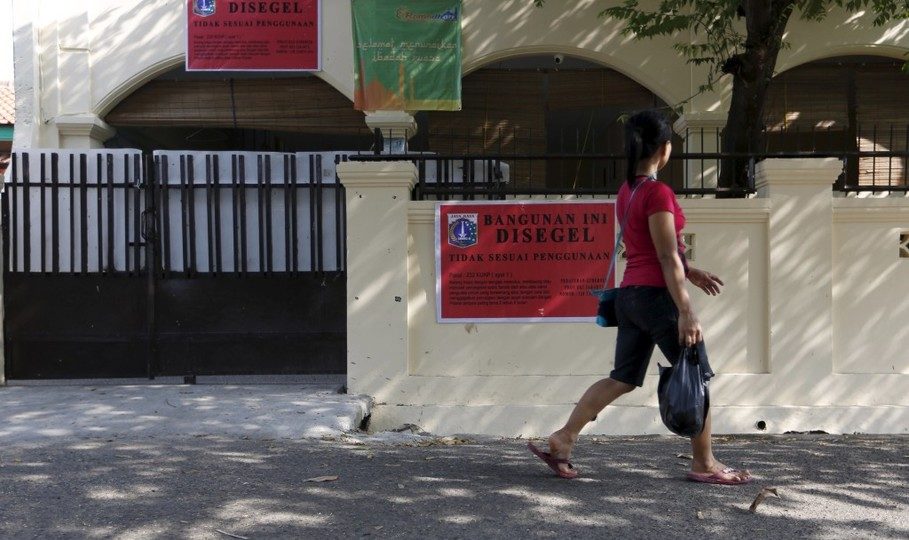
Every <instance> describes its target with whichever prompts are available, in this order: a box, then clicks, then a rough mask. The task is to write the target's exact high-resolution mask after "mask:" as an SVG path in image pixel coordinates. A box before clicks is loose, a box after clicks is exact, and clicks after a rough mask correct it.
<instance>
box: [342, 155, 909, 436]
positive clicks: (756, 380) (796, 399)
mask: <svg viewBox="0 0 909 540" xmlns="http://www.w3.org/2000/svg"><path fill="white" fill-rule="evenodd" d="M840 168H841V165H840V163H839V162H838V161H836V160H770V161H767V162H765V163H763V164H761V165H760V168H759V186H760V197H759V198H756V199H749V200H712V199H704V200H686V201H683V207H684V208H685V211H686V214H687V216H688V218H689V219H688V226H687V227H686V232H690V233H694V234H695V235H696V251H695V260H694V261H693V264H694V265H696V266H699V267H703V268H707V269H710V270H712V271H714V272H716V273H718V274H719V275H720V276H722V277H723V279H724V280H725V281H726V284H727V286H726V288H725V289H724V292H723V294H722V295H720V296H719V297H707V296H705V295H703V294H702V293H701V292H700V291H697V290H692V295H693V297H694V298H695V299H696V300H695V304H696V307H697V309H698V313H699V315H700V318H701V321H702V323H703V325H704V327H705V333H706V337H707V345H708V350H709V352H710V358H711V363H712V365H713V367H714V369H715V370H716V371H717V372H718V375H717V377H716V379H715V380H714V382H713V383H712V384H711V391H712V398H711V402H712V406H713V408H714V424H715V429H716V430H717V431H718V432H735V433H749V432H755V431H758V429H757V427H756V425H757V422H758V421H764V422H765V424H766V426H767V431H769V432H775V433H779V432H784V431H790V430H795V431H808V430H814V429H821V430H825V431H828V432H853V431H861V432H892V433H905V432H907V431H909V423H907V422H906V421H905V419H906V417H907V414H909V394H907V392H906V391H905V389H906V388H907V383H909V376H907V375H909V351H907V349H906V344H907V343H909V339H907V338H909V330H907V329H906V328H907V327H906V324H905V321H906V320H909V319H907V317H906V316H907V315H909V313H907V311H909V301H907V300H905V299H906V298H909V279H906V278H907V275H906V274H907V273H909V259H907V258H903V259H901V258H899V256H898V255H899V232H900V231H903V232H905V231H906V230H907V229H909V200H907V199H892V198H891V199H870V200H869V199H837V200H836V201H835V204H834V199H833V196H832V193H831V191H830V185H831V184H832V183H833V181H834V180H835V179H836V175H837V174H838V172H839V170H840ZM339 174H340V175H341V181H342V182H343V183H345V184H346V186H347V194H348V213H347V216H348V233H349V236H348V250H349V259H348V260H349V266H348V302H349V310H348V328H349V329H350V335H349V340H348V341H349V357H348V358H349V360H348V386H349V388H350V390H351V391H352V392H356V393H365V394H369V395H371V396H374V397H375V398H376V402H377V404H378V405H377V407H376V409H375V410H374V412H373V426H374V427H375V429H383V428H389V427H395V426H397V425H400V424H403V423H408V422H409V423H415V424H418V425H420V426H422V427H423V428H424V429H428V430H431V431H434V432H439V433H458V432H474V433H476V432H479V433H490V434H496V435H508V436H513V435H514V436H516V435H524V436H528V435H543V434H546V433H548V432H550V431H551V430H553V429H555V428H557V427H559V426H560V425H561V423H562V422H564V420H565V418H566V417H567V415H568V413H569V412H570V410H571V407H572V406H573V404H574V402H575V401H576V400H577V399H578V398H579V397H580V395H581V393H582V392H583V391H584V390H585V389H586V387H587V386H588V385H589V384H590V383H592V382H594V381H595V380H597V379H599V378H602V377H605V376H607V375H608V373H609V371H610V370H611V368H612V362H613V348H614V345H615V335H616V331H615V329H602V328H599V327H597V326H595V325H594V324H593V323H592V322H591V323H587V324H584V323H545V324H501V323H498V324H467V325H460V324H445V325H441V324H437V323H436V319H435V313H436V307H435V306H436V298H435V279H436V276H435V264H434V234H433V215H434V214H433V212H434V203H431V202H407V201H406V198H407V196H408V186H409V185H410V182H412V181H413V177H414V174H415V173H414V170H413V167H412V166H411V165H409V164H381V163H380V164H368V163H348V164H342V165H341V167H340V168H339ZM389 179H393V181H390V180H389ZM402 198H403V199H405V200H402ZM619 270H620V271H621V270H622V269H621V266H620V269H619ZM660 359H661V355H660V353H659V352H657V353H655V355H654V360H653V363H652V365H651V369H650V371H649V375H648V377H647V379H646V381H645V384H644V388H643V389H641V390H638V391H636V392H633V393H631V394H629V395H627V396H624V397H622V398H621V400H620V401H619V402H618V404H617V406H615V407H610V408H608V409H607V410H606V412H605V413H604V414H602V415H600V418H599V419H598V420H597V421H596V422H595V423H593V424H591V426H589V428H588V432H589V433H609V434H640V433H664V432H665V430H664V428H663V427H662V425H661V424H660V421H659V414H658V412H657V410H656V408H655V406H656V380H657V377H656V368H655V364H656V362H657V361H659V360H660Z"/></svg>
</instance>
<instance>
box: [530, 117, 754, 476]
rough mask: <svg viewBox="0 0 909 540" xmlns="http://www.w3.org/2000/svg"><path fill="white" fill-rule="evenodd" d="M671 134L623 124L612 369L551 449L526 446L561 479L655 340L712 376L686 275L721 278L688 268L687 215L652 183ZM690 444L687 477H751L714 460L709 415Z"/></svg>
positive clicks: (657, 122)
mask: <svg viewBox="0 0 909 540" xmlns="http://www.w3.org/2000/svg"><path fill="white" fill-rule="evenodd" d="M671 136H672V131H671V129H670V127H669V124H668V122H667V120H666V118H665V117H664V116H663V115H662V114H660V113H658V112H656V111H643V112H640V113H638V114H635V115H634V116H632V117H631V118H630V119H629V120H628V122H627V123H626V125H625V154H626V156H627V160H628V170H627V181H626V182H623V183H622V187H621V188H620V189H619V195H618V198H617V200H616V208H617V215H618V223H623V222H624V223H625V226H624V233H623V234H624V238H625V252H626V254H627V265H626V269H625V275H624V277H623V279H622V283H621V286H620V289H619V291H618V296H617V298H616V315H617V317H618V339H617V341H616V351H615V368H614V369H613V370H612V373H610V375H609V378H606V379H602V380H600V381H597V382H596V383H594V384H593V385H592V386H591V387H590V388H588V389H587V391H586V392H585V393H584V395H583V396H582V397H581V400H580V401H579V402H578V404H577V405H576V406H575V408H574V410H573V411H572V413H571V416H570V417H569V418H568V422H566V423H565V426H564V427H562V428H561V429H559V430H558V431H556V432H555V433H553V434H552V435H550V436H549V452H542V451H540V450H538V449H537V448H536V447H535V446H533V444H529V446H530V449H531V451H533V452H534V453H535V454H536V455H537V456H539V457H540V458H541V459H543V460H544V461H546V463H547V464H548V465H549V466H550V467H551V468H552V469H553V470H554V471H555V472H556V473H557V474H558V475H559V476H561V477H563V478H574V477H576V476H577V475H578V473H577V471H576V470H575V469H574V467H572V465H571V464H570V462H569V458H570V457H571V450H572V448H573V447H574V444H575V442H576V441H577V439H578V434H579V433H580V432H581V429H583V427H584V426H585V425H586V424H587V422H590V421H591V420H592V419H593V418H595V417H596V416H597V415H598V414H599V413H600V411H602V410H603V408H604V407H606V406H607V405H609V404H610V403H612V402H613V401H614V400H615V399H616V398H618V397H619V396H621V395H622V394H627V393H628V392H631V391H632V390H634V389H635V388H636V387H640V386H642V385H643V383H644V375H645V373H646V371H647V365H648V364H649V363H650V357H651V355H652V354H653V349H654V345H656V346H658V347H659V348H660V350H661V351H662V352H663V354H664V355H665V356H666V358H667V359H668V360H669V361H670V362H672V363H674V362H675V361H676V359H677V358H678V357H679V355H680V353H681V352H682V347H683V346H686V347H687V346H692V345H697V346H698V347H699V349H700V350H699V352H700V353H701V354H699V356H700V358H701V359H702V360H701V367H702V370H703V373H704V377H705V379H709V378H710V377H712V376H713V372H712V370H711V369H710V366H709V364H707V354H706V350H704V348H703V346H704V345H703V341H702V335H701V324H700V322H699V321H698V318H697V315H695V313H694V308H693V307H692V305H691V300H690V298H689V296H688V291H687V290H686V289H685V280H686V279H688V281H691V282H692V283H693V284H694V285H695V286H697V287H698V288H700V289H701V290H703V291H704V292H705V293H707V294H708V295H711V296H712V295H716V294H719V292H720V287H721V286H722V285H723V282H722V281H721V280H720V278H718V277H717V276H715V275H713V274H711V273H710V272H705V271H704V270H699V269H697V268H693V267H689V266H687V265H686V262H685V258H684V256H683V255H682V253H683V250H682V248H681V247H680V246H681V242H680V235H681V231H682V228H683V227H684V226H685V216H684V214H683V213H682V209H681V207H680V206H679V203H678V201H677V200H676V197H675V193H674V192H673V191H672V188H671V187H669V186H668V185H666V184H664V183H662V182H660V181H659V180H657V172H658V171H659V170H660V169H662V168H663V167H664V166H665V165H666V163H667V162H668V161H669V155H670V154H671V153H672V143H671V142H670V139H671ZM691 449H692V456H693V460H692V465H691V471H690V472H689V473H688V478H689V479H690V480H693V481H697V482H707V483H711V484H744V483H747V482H750V481H751V475H750V473H748V471H746V470H736V469H733V468H730V467H727V466H726V465H724V464H722V463H720V462H719V461H717V459H716V458H715V457H714V455H713V450H712V447H711V444H710V415H709V413H708V416H707V419H706V422H705V427H704V430H703V431H702V432H701V434H700V435H697V436H695V437H692V438H691Z"/></svg>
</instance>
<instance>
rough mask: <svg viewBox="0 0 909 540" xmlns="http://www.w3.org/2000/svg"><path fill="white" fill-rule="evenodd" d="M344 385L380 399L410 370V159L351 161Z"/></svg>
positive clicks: (346, 171)
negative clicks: (401, 160) (408, 367)
mask: <svg viewBox="0 0 909 540" xmlns="http://www.w3.org/2000/svg"><path fill="white" fill-rule="evenodd" d="M338 178H339V180H340V181H341V183H342V184H343V185H344V187H345V192H346V194H347V336H348V337H347V387H348V391H349V392H350V393H356V394H367V395H371V396H373V397H375V398H376V399H378V400H380V401H382V400H384V399H385V397H386V396H385V394H386V393H387V392H388V391H389V388H391V387H392V386H393V383H392V381H394V380H397V379H399V378H401V377H404V376H406V375H407V351H408V342H407V282H408V268H407V238H408V232H407V227H408V221H407V220H408V218H407V212H408V206H409V203H410V193H411V189H413V185H414V182H415V181H416V178H417V169H416V166H414V164H413V163H410V162H346V163H340V164H339V165H338Z"/></svg>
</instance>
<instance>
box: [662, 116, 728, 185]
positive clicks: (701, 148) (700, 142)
mask: <svg viewBox="0 0 909 540" xmlns="http://www.w3.org/2000/svg"><path fill="white" fill-rule="evenodd" d="M725 125H726V113H725V112H689V113H685V114H684V115H683V116H682V117H680V118H679V119H678V120H676V122H675V124H674V125H673V129H674V130H675V132H676V133H678V134H679V136H680V137H682V138H683V139H684V140H685V144H684V146H683V147H682V148H675V149H674V151H675V152H691V153H696V152H697V153H699V152H704V153H714V152H718V151H719V150H720V132H721V130H722V129H723V127H724V126H725ZM719 168H720V162H719V160H716V159H704V160H701V159H689V160H686V162H685V185H687V186H688V187H691V188H699V187H705V188H711V187H716V185H717V178H718V176H719Z"/></svg>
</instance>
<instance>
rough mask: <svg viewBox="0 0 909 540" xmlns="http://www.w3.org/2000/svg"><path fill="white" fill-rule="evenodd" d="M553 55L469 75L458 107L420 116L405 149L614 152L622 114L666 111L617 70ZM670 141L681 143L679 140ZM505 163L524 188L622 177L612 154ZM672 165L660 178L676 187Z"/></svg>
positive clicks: (594, 183)
mask: <svg viewBox="0 0 909 540" xmlns="http://www.w3.org/2000/svg"><path fill="white" fill-rule="evenodd" d="M558 57H559V58H558V60H559V61H558V62H557V61H556V57H555V56H554V55H552V54H546V55H533V56H525V57H519V58H513V59H510V60H505V61H502V62H496V63H493V64H489V65H486V66H485V67H483V68H481V69H479V70H476V71H474V72H472V73H469V74H468V75H466V76H465V77H464V79H463V80H462V102H463V108H462V110H461V111H457V112H426V113H421V114H419V115H418V117H417V120H418V124H419V133H418V134H417V136H416V138H415V139H414V140H413V141H411V148H412V149H416V150H421V151H429V152H434V153H437V154H446V155H448V154H454V155H480V154H487V155H503V156H509V155H535V156H541V155H544V154H550V155H551V154H592V155H604V154H621V153H622V151H623V142H622V124H621V123H620V122H619V117H620V116H621V115H625V114H628V113H631V112H634V111H637V110H641V109H645V108H653V107H657V108H666V111H667V113H669V112H670V111H669V108H668V107H667V104H666V103H665V102H663V101H662V100H661V99H660V98H658V97H657V96H656V95H655V94H654V93H653V92H651V91H650V90H648V89H646V88H645V87H643V86H641V85H640V84H638V83H637V82H635V81H633V80H632V79H631V78H629V77H627V76H625V75H623V74H621V73H619V72H618V71H615V70H613V69H609V68H607V67H604V66H601V65H598V64H594V63H592V62H589V61H587V60H582V59H579V58H573V57H570V56H562V55H558ZM676 142H677V143H679V144H677V145H676V148H677V149H681V148H682V146H681V144H680V143H681V139H680V138H676ZM506 161H508V159H507V157H506ZM509 166H510V176H511V178H510V181H511V182H512V183H514V184H515V185H517V186H528V187H548V188H553V187H556V188H572V187H595V188H600V187H604V186H617V185H618V183H619V182H621V180H622V177H623V176H624V160H618V159H574V160H563V159H534V160H511V161H510V163H509ZM671 168H672V169H674V170H673V171H666V173H665V174H664V179H666V180H667V181H671V182H672V183H674V184H678V185H681V184H682V181H683V174H682V167H681V164H680V163H679V164H674V165H673V167H671ZM675 169H677V170H675ZM673 173H674V174H673Z"/></svg>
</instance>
